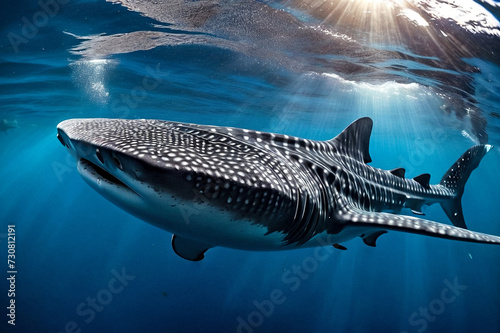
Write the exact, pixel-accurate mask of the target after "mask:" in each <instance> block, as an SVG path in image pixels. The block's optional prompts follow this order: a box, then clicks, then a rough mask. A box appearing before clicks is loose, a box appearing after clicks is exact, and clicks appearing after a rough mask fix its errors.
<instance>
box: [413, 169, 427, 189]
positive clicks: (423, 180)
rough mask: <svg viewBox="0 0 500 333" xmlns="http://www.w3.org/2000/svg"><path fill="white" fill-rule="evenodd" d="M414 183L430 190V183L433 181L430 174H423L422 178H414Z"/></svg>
mask: <svg viewBox="0 0 500 333" xmlns="http://www.w3.org/2000/svg"><path fill="white" fill-rule="evenodd" d="M413 180H414V181H416V182H417V183H419V184H420V185H422V186H423V187H424V188H426V189H430V188H431V186H430V185H429V181H430V180H431V175H429V174H428V173H423V174H421V175H420V176H417V177H415V178H413Z"/></svg>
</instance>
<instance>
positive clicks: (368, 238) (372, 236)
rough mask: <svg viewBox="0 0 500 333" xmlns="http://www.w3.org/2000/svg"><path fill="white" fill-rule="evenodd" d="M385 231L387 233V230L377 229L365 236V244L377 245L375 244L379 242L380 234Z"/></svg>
mask: <svg viewBox="0 0 500 333" xmlns="http://www.w3.org/2000/svg"><path fill="white" fill-rule="evenodd" d="M385 233H387V230H380V231H375V232H374V233H372V234H370V235H368V236H366V237H365V238H363V242H365V244H366V245H368V246H371V247H375V246H376V245H377V244H375V243H376V242H377V239H378V238H379V237H380V235H383V234H385Z"/></svg>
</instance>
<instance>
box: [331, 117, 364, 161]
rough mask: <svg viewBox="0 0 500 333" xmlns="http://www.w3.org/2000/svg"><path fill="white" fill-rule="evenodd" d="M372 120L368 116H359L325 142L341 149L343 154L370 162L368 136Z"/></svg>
mask: <svg viewBox="0 0 500 333" xmlns="http://www.w3.org/2000/svg"><path fill="white" fill-rule="evenodd" d="M372 127H373V120H371V118H368V117H364V118H360V119H358V120H356V121H355V122H353V123H352V124H351V125H349V126H347V128H346V129H345V130H343V131H342V133H340V134H339V135H337V136H336V137H335V138H333V139H331V140H328V141H326V142H328V143H330V144H331V145H333V146H335V148H337V149H340V150H341V151H343V153H344V154H346V155H348V156H350V157H352V158H355V159H357V160H359V161H363V162H365V163H370V162H371V161H372V158H371V157H370V151H369V148H370V136H371V133H372Z"/></svg>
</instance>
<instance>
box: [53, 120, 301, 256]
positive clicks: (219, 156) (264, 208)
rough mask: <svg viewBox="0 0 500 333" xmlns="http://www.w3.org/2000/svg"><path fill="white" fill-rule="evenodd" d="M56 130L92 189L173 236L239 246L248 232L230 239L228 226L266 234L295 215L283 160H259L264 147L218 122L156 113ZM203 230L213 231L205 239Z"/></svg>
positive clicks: (65, 124)
mask: <svg viewBox="0 0 500 333" xmlns="http://www.w3.org/2000/svg"><path fill="white" fill-rule="evenodd" d="M224 130H225V131H231V128H224ZM57 131H58V134H57V136H58V139H59V141H60V142H61V143H62V144H63V145H64V146H65V147H67V148H68V149H69V151H70V152H71V154H72V155H73V156H75V157H76V159H77V161H78V172H79V173H80V175H81V176H82V177H83V179H84V180H85V181H86V182H87V183H88V184H89V185H90V186H91V187H92V188H94V189H95V190H96V191H97V192H99V193H100V194H101V195H102V196H104V197H105V198H107V199H108V200H110V201H111V202H113V203H114V204H116V205H117V206H119V207H120V208H122V209H124V210H126V211H128V212H129V213H131V214H133V215H135V216H137V217H139V218H140V219H142V220H144V221H146V222H149V223H151V224H153V225H155V226H157V227H160V228H162V229H165V230H168V231H170V232H172V233H175V234H177V235H180V236H182V235H189V236H190V237H191V238H195V239H196V238H197V237H199V238H200V239H203V240H204V242H208V243H217V244H222V245H226V246H229V247H236V248H238V242H240V241H245V239H239V240H236V241H231V244H227V242H228V239H231V237H226V236H227V235H225V232H226V231H227V233H230V234H232V235H234V234H241V238H248V239H251V237H252V234H253V233H255V232H256V231H255V230H254V229H255V227H257V229H261V230H260V231H258V232H261V233H263V234H266V233H269V232H270V231H278V230H280V228H281V227H282V224H285V223H286V221H288V220H290V219H291V218H293V213H294V212H295V210H294V207H292V205H293V200H292V199H291V198H292V191H291V188H292V186H291V185H289V184H287V180H286V178H285V176H284V175H283V170H281V171H280V166H279V165H278V166H276V165H274V166H271V165H267V164H266V163H263V162H262V161H263V160H264V161H265V158H266V157H265V156H262V155H263V154H262V152H260V151H258V150H256V149H255V148H254V147H253V146H251V145H248V144H246V143H245V142H244V140H237V139H235V138H233V137H231V136H229V135H225V134H224V131H221V130H220V129H219V130H218V131H215V130H213V128H212V127H210V126H203V127H201V126H198V125H189V124H181V123H175V122H167V121H160V120H123V119H70V120H66V121H63V122H61V123H60V124H59V125H58V127H57ZM288 194H289V195H288ZM291 214H292V216H290V215H291ZM237 220H245V221H246V222H249V223H235V221H237ZM255 224H257V226H255ZM214 228H217V230H218V231H217V232H214V230H213V229H214ZM252 228H253V229H252ZM247 229H248V230H247ZM250 229H252V230H250ZM221 231H222V232H221ZM207 235H212V237H208V241H207ZM233 238H234V237H233ZM272 238H273V237H269V241H270V242H274V241H275V240H272ZM260 246H261V245H259V247H260ZM250 247H251V245H250ZM264 248H265V246H264Z"/></svg>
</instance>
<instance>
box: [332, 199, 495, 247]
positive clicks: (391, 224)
mask: <svg viewBox="0 0 500 333" xmlns="http://www.w3.org/2000/svg"><path fill="white" fill-rule="evenodd" d="M340 217H342V218H343V219H344V221H345V222H346V224H345V226H344V228H351V227H363V228H373V229H381V230H395V231H403V232H409V233H413V234H420V235H425V236H431V237H438V238H445V239H452V240H461V241H466V242H472V243H484V244H500V237H498V236H493V235H487V234H483V233H480V232H475V231H470V230H467V229H463V228H459V227H455V226H451V225H447V224H442V223H438V222H433V221H429V220H424V219H420V218H417V217H413V216H406V215H395V214H391V213H385V212H368V211H364V210H362V209H360V208H357V207H353V206H351V205H348V204H346V205H344V213H343V214H342V215H341V216H340Z"/></svg>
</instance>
